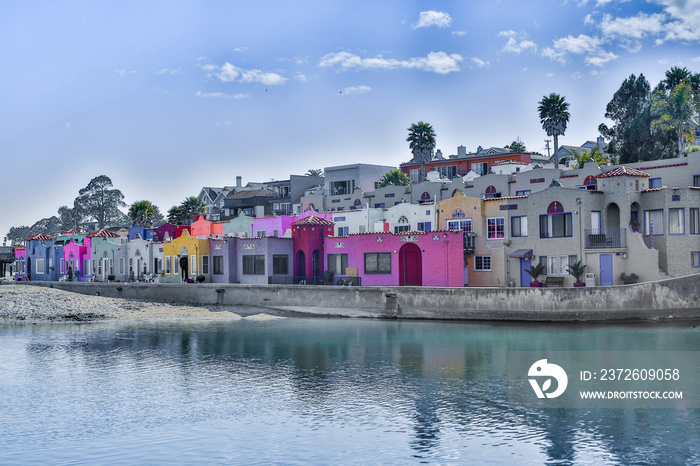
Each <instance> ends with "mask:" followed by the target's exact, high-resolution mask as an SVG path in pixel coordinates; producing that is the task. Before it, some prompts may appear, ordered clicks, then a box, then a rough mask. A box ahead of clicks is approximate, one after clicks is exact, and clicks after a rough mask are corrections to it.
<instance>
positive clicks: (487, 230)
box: [486, 217, 506, 239]
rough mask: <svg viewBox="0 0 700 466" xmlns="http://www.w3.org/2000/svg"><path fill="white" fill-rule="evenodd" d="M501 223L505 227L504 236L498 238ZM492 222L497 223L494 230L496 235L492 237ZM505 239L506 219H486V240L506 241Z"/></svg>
mask: <svg viewBox="0 0 700 466" xmlns="http://www.w3.org/2000/svg"><path fill="white" fill-rule="evenodd" d="M499 221H500V223H501V224H502V226H503V236H498V224H499ZM491 222H494V223H495V228H494V232H495V235H492V234H491V232H490V231H489V224H490V223H491ZM505 237H506V218H505V217H486V239H504V238H505Z"/></svg>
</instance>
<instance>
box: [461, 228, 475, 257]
mask: <svg viewBox="0 0 700 466" xmlns="http://www.w3.org/2000/svg"><path fill="white" fill-rule="evenodd" d="M475 243H476V233H468V232H464V252H465V253H473V252H474V250H475V246H474V244H475Z"/></svg>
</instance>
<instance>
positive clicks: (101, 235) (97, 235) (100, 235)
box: [87, 228, 119, 238]
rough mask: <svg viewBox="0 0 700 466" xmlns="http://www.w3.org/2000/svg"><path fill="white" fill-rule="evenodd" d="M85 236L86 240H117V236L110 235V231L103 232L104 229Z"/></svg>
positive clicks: (114, 234)
mask: <svg viewBox="0 0 700 466" xmlns="http://www.w3.org/2000/svg"><path fill="white" fill-rule="evenodd" d="M87 236H88V238H119V235H118V234H116V233H112V232H111V231H109V230H105V229H104V228H103V229H101V230H98V231H96V232H94V233H90V234H89V235H87Z"/></svg>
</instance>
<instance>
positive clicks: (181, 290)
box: [28, 274, 700, 321]
mask: <svg viewBox="0 0 700 466" xmlns="http://www.w3.org/2000/svg"><path fill="white" fill-rule="evenodd" d="M28 284H31V285H39V286H48V287H54V288H58V289H62V290H66V291H73V292H77V293H84V294H91V295H97V294H99V295H100V296H107V297H114V298H130V299H142V300H149V301H158V302H170V303H187V304H223V305H255V306H263V307H269V308H277V309H286V310H296V311H301V312H309V313H311V314H317V315H318V314H322V315H330V316H333V315H338V316H343V315H351V314H348V313H347V312H344V310H356V311H362V314H363V315H368V316H373V317H390V318H394V317H398V318H407V319H461V320H476V319H478V320H526V321H605V320H610V321H614V320H659V319H692V318H698V319H700V274H697V275H689V276H686V277H680V278H673V279H669V280H662V281H658V282H650V283H641V284H635V285H625V286H615V287H594V288H432V287H347V286H312V285H238V284H212V283H208V284H128V285H126V284H120V283H66V282H31V283H28Z"/></svg>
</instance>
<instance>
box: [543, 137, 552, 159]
mask: <svg viewBox="0 0 700 466" xmlns="http://www.w3.org/2000/svg"><path fill="white" fill-rule="evenodd" d="M549 141H551V139H545V140H544V142H545V146H544V148H545V149H547V158H551V156H550V155H549Z"/></svg>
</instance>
